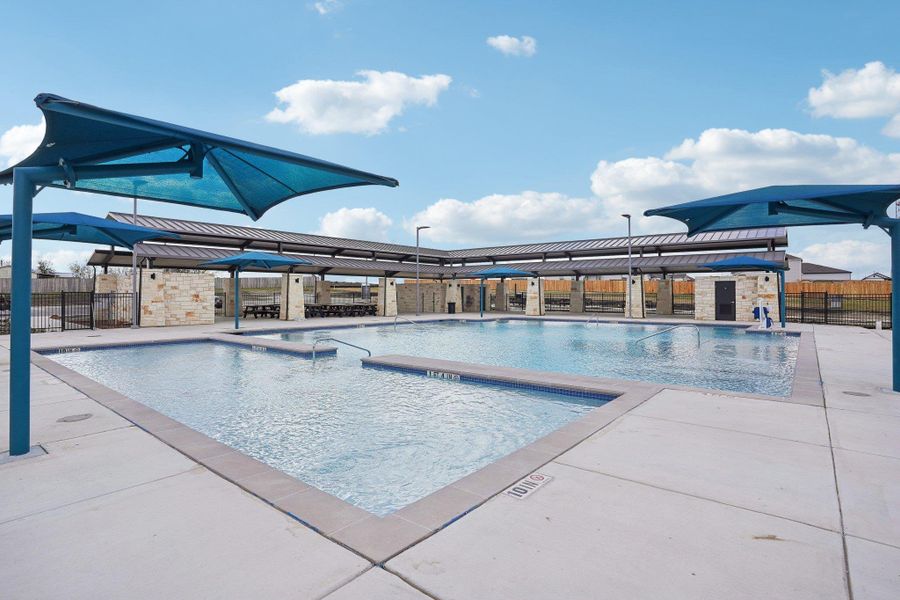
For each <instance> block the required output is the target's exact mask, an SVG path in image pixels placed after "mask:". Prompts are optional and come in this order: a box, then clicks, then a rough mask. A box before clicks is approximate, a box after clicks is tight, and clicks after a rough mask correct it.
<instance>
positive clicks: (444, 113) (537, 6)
mask: <svg viewBox="0 0 900 600" xmlns="http://www.w3.org/2000/svg"><path fill="white" fill-rule="evenodd" d="M126 4H128V3H122V2H108V3H107V2H84V3H79V4H78V5H77V12H76V11H75V5H73V4H72V3H71V2H69V3H62V2H52V1H51V2H43V3H40V4H36V3H33V2H16V1H12V2H8V3H6V4H5V6H4V16H5V18H6V21H7V22H8V23H13V24H15V26H14V27H7V28H5V31H4V36H3V37H2V38H0V52H2V54H3V56H4V57H5V59H6V60H5V61H4V65H5V68H4V85H3V86H0V135H2V136H3V137H0V166H3V165H6V163H7V162H8V161H9V160H12V159H13V158H14V156H15V151H16V149H17V147H18V146H20V145H21V144H22V143H25V142H27V141H28V140H30V139H34V135H35V132H37V135H38V138H37V139H38V140H39V130H38V129H37V128H36V127H32V128H27V127H26V128H21V127H20V128H18V129H14V128H16V127H17V126H36V125H37V124H38V123H39V121H40V115H39V112H38V111H37V110H36V109H35V108H34V105H33V103H32V101H31V100H32V98H33V97H34V96H35V95H36V94H37V93H38V92H53V93H57V94H60V95H63V96H67V97H70V98H74V99H78V100H83V101H86V102H90V103H93V104H97V105H100V106H104V107H108V108H113V109H117V110H122V111H125V112H132V113H137V114H142V115H146V116H150V117H154V118H159V119H162V120H166V121H171V122H174V123H178V124H183V125H190V126H193V127H197V128H200V129H207V130H210V131H214V132H217V133H223V134H228V135H232V136H236V137H240V138H246V139H249V140H253V141H257V142H261V143H265V144H269V145H273V146H279V147H283V148H287V149H291V150H295V151H299V152H302V153H304V154H309V155H313V156H317V157H321V158H325V159H329V160H333V161H335V162H340V163H343V164H347V165H350V166H353V167H357V168H361V169H365V170H369V171H374V172H376V173H380V174H384V175H389V176H392V177H396V178H397V179H399V180H400V182H401V186H400V187H399V188H397V189H387V188H384V189H381V188H355V189H349V190H341V191H334V192H329V193H323V194H318V195H314V196H310V197H307V198H301V199H297V200H293V201H289V202H287V203H285V204H283V205H281V206H280V207H277V208H275V209H273V210H272V211H270V212H269V213H268V214H267V215H266V216H264V217H263V218H262V219H261V220H260V221H259V222H258V224H259V225H260V226H266V227H277V228H283V229H291V230H298V231H309V232H316V231H320V232H323V233H327V234H342V235H351V236H362V237H368V238H373V239H387V240H392V241H397V242H410V241H412V240H413V239H414V238H413V235H412V233H411V232H410V229H411V226H412V225H413V224H414V223H416V222H420V223H426V224H430V225H432V226H433V229H432V230H430V231H429V232H428V234H429V236H430V237H426V238H425V239H424V243H426V244H431V245H435V246H439V247H453V246H469V245H479V244H491V243H503V242H508V241H526V240H545V239H547V240H549V239H568V238H585V237H602V236H607V235H616V234H620V233H622V231H623V229H624V227H623V225H624V223H623V221H622V219H621V218H619V217H618V216H617V215H618V214H619V213H621V212H623V211H625V210H628V211H632V212H634V213H635V214H637V213H639V212H640V211H641V210H643V209H645V208H650V207H652V206H658V205H661V204H666V203H670V202H674V201H681V200H690V199H694V198H699V197H704V196H707V195H714V194H716V193H725V192H729V191H736V190H738V189H743V188H746V187H754V186H757V185H766V184H770V183H801V182H803V183H819V182H822V183H825V182H846V183H855V182H874V181H877V182H880V183H898V182H900V149H898V142H900V117H897V119H896V120H895V121H892V120H891V119H892V118H894V117H895V116H896V115H898V114H900V75H898V74H897V72H896V69H898V68H900V42H898V41H897V38H896V32H895V29H896V23H897V22H900V5H897V4H893V3H885V2H878V3H875V2H856V3H852V4H851V3H843V2H841V3H837V2H821V1H820V2H791V3H784V2H755V3H740V4H739V3H723V2H681V3H671V2H634V3H621V2H615V3H613V2H609V3H600V2H570V3H547V2H490V3H486V2H452V3H451V2H399V1H396V2H392V1H381V2H376V1H374V0H342V1H340V2H336V1H334V0H320V1H319V2H315V1H311V2H308V3H307V2H258V3H254V4H253V5H252V6H250V3H228V2H203V1H200V2H190V3H184V2H177V3H176V2H172V3H166V2H158V3H154V6H155V7H154V8H153V9H152V10H148V9H145V8H143V7H142V6H140V5H134V6H126ZM497 36H509V38H506V39H496V40H494V42H493V44H491V43H488V39H489V38H494V37H497ZM525 36H527V37H528V38H530V40H531V41H529V40H528V39H526V38H525ZM513 38H515V39H513ZM824 71H827V73H825V72H824ZM298 82H302V83H298ZM811 90H812V92H811ZM279 91H281V95H280V98H281V100H282V101H281V102H279V99H278V98H277V97H276V95H275V94H276V92H279ZM276 109H277V111H276ZM273 111H276V112H274V113H273ZM3 132H7V133H6V134H4V133H3ZM29 135H30V136H31V137H29ZM686 140H687V141H686ZM31 143H32V144H36V142H31ZM11 196H12V190H11V187H3V188H0V202H2V204H3V210H4V212H9V210H10V206H11ZM63 209H66V210H71V209H77V210H80V211H83V212H89V213H92V214H96V215H103V214H105V213H106V212H107V211H109V210H130V203H129V202H127V201H123V200H121V199H114V198H109V197H102V196H95V195H90V196H89V195H86V194H71V193H66V192H62V191H56V190H53V191H48V192H45V193H42V194H41V195H40V196H39V197H38V198H37V200H36V210H37V211H51V210H63ZM342 209H345V210H342ZM141 211H142V212H145V213H148V214H157V215H166V216H176V217H183V218H196V219H204V220H211V221H220V222H231V223H249V221H248V220H247V219H245V218H242V217H240V216H237V215H229V214H225V213H214V212H210V211H201V210H193V209H188V208H184V207H176V206H173V205H166V204H161V203H151V202H143V203H142V204H141ZM636 226H637V229H638V230H639V231H642V230H643V231H661V230H668V231H678V230H681V229H682V227H681V226H680V224H678V223H675V222H674V221H667V220H665V219H659V218H658V219H652V220H639V221H638V222H637V223H636ZM790 239H791V250H792V251H795V252H799V253H801V254H802V255H804V257H805V258H807V260H813V261H819V262H827V263H829V264H837V265H838V266H845V267H849V268H851V269H853V270H854V275H855V276H862V275H864V274H867V273H868V272H871V271H874V270H882V271H884V270H886V269H887V268H888V254H887V244H886V242H887V237H886V236H885V235H884V234H883V233H881V232H879V231H875V230H871V231H863V230H862V229H860V228H855V227H840V228H837V227H833V228H809V229H805V230H804V229H795V230H792V231H791V233H790ZM36 248H37V252H38V254H39V255H40V254H44V255H46V256H48V257H49V258H51V259H52V260H54V261H56V263H57V265H58V266H59V267H61V268H65V265H66V264H67V262H68V261H70V260H71V259H72V258H74V257H77V256H79V254H78V253H80V252H81V253H83V252H84V251H85V248H82V247H79V246H76V245H71V244H70V245H58V244H51V243H48V242H41V243H37V244H36ZM7 253H8V247H7V250H6V251H4V250H3V249H2V248H0V255H2V254H7Z"/></svg>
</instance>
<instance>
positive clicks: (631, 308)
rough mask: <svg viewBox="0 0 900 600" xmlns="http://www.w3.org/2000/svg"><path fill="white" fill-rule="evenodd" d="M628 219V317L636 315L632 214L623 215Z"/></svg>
mask: <svg viewBox="0 0 900 600" xmlns="http://www.w3.org/2000/svg"><path fill="white" fill-rule="evenodd" d="M622 216H623V217H625V219H627V220H628V318H629V319H631V318H633V317H634V306H633V305H632V304H631V215H630V214H628V213H625V214H623V215H622Z"/></svg>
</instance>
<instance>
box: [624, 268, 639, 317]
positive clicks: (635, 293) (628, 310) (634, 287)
mask: <svg viewBox="0 0 900 600" xmlns="http://www.w3.org/2000/svg"><path fill="white" fill-rule="evenodd" d="M631 297H632V301H633V302H634V309H633V310H632V307H631V306H629V305H628V289H627V287H626V289H625V315H626V316H628V317H630V318H632V319H643V318H644V276H643V275H633V276H632V278H631Z"/></svg>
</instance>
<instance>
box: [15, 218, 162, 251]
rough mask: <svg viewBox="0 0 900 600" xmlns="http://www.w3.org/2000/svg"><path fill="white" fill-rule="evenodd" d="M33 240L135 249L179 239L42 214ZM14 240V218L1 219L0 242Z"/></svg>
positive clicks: (35, 220) (103, 222) (34, 224)
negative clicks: (141, 243)
mask: <svg viewBox="0 0 900 600" xmlns="http://www.w3.org/2000/svg"><path fill="white" fill-rule="evenodd" d="M31 222H32V226H31V227H32V237H34V238H38V239H42V240H58V241H61V242H83V243H86V244H103V245H109V246H124V247H126V248H133V247H134V245H135V244H137V243H139V242H144V241H146V240H153V239H160V238H177V237H178V235H177V234H174V233H168V232H165V231H159V230H157V229H150V228H149V227H139V226H136V225H131V224H129V223H120V222H118V221H113V220H112V219H101V218H100V217H92V216H91V215H84V214H81V213H76V212H61V213H38V214H35V215H34V216H33V217H32V219H31ZM9 239H12V215H0V241H2V240H9Z"/></svg>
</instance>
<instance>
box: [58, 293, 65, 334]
mask: <svg viewBox="0 0 900 600" xmlns="http://www.w3.org/2000/svg"><path fill="white" fill-rule="evenodd" d="M59 296H60V304H61V306H62V308H61V309H60V311H59V312H60V321H61V323H62V330H63V331H65V330H66V293H65V292H60V293H59Z"/></svg>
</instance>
